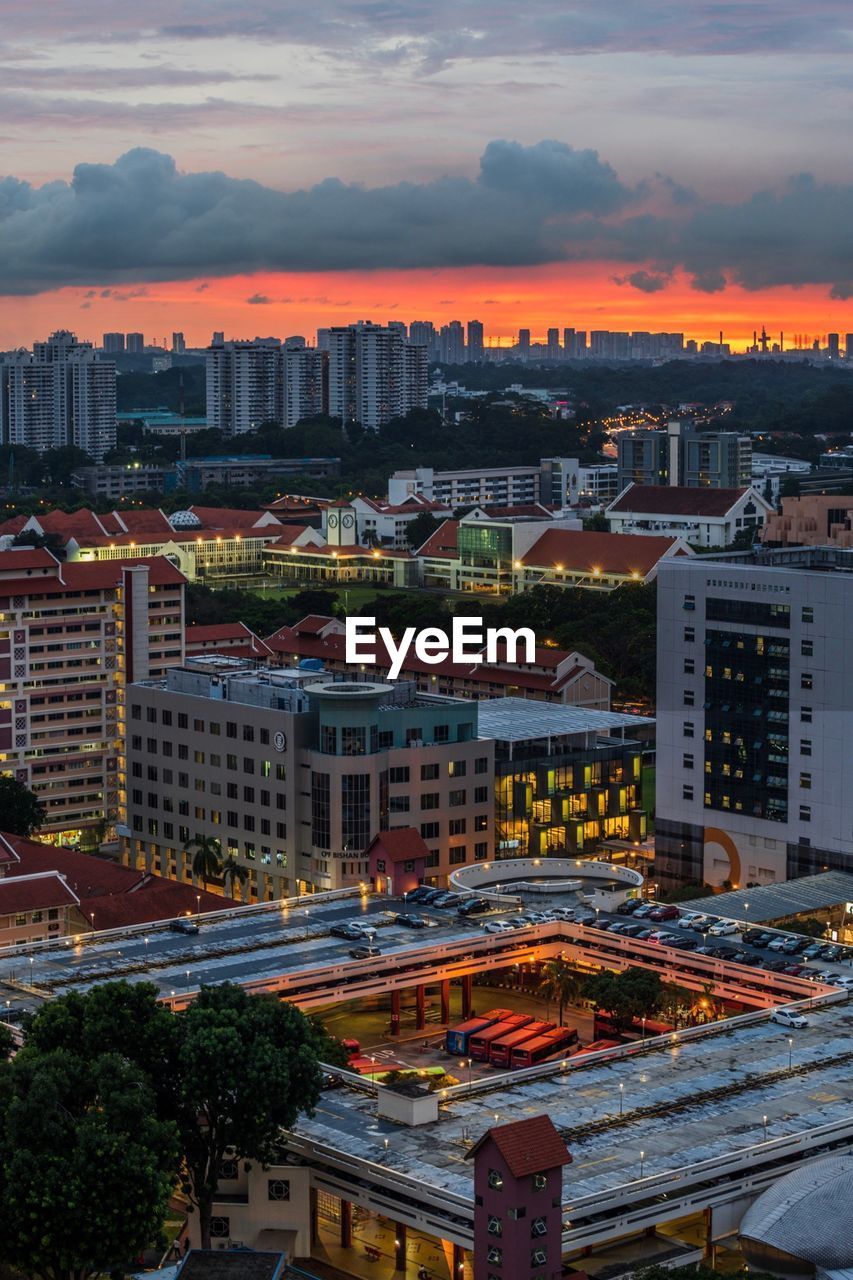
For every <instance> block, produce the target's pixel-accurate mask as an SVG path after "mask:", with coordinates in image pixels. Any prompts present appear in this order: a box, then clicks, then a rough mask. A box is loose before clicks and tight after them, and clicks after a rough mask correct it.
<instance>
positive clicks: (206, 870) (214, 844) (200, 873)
mask: <svg viewBox="0 0 853 1280" xmlns="http://www.w3.org/2000/svg"><path fill="white" fill-rule="evenodd" d="M184 853H188V854H191V855H192V863H191V866H192V873H193V875H194V876H195V877H196V878H197V879H199V880H201V881H202V883H203V884H204V887H205V889H206V888H207V883H208V881H209V880H213V879H214V878H215V877H216V876H218V875H220V874H221V872H222V845H221V844H220V843H219V841H218V840H217V839H216V838H215V837H214V836H193V838H192V840H188V841H187V842H186V844H185V845H184Z"/></svg>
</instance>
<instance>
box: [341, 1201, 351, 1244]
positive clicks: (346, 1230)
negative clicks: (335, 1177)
mask: <svg viewBox="0 0 853 1280" xmlns="http://www.w3.org/2000/svg"><path fill="white" fill-rule="evenodd" d="M351 1244H352V1201H350V1200H342V1201H341V1246H342V1248H344V1249H348V1248H349V1247H350V1245H351Z"/></svg>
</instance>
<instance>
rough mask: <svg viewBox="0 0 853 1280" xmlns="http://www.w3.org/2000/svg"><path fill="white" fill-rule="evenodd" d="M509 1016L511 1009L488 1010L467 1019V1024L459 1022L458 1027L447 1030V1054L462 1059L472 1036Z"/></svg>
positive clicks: (445, 1043)
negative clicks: (476, 1016)
mask: <svg viewBox="0 0 853 1280" xmlns="http://www.w3.org/2000/svg"><path fill="white" fill-rule="evenodd" d="M511 1016H512V1010H511V1009H490V1010H489V1012H488V1013H482V1014H480V1016H479V1017H478V1018H469V1019H468V1021H467V1022H460V1024H459V1026H458V1027H451V1028H449V1029H448V1031H447V1034H446V1035H445V1037H444V1047H445V1049H446V1050H447V1052H448V1053H452V1054H454V1055H455V1056H456V1057H457V1058H464V1057H465V1055H466V1054H467V1052H468V1041H469V1040H470V1038H471V1036H472V1035H474V1034H475V1033H476V1032H477V1031H483V1030H485V1028H486V1027H490V1026H491V1025H492V1023H493V1022H500V1021H501V1019H502V1018H509V1017H511Z"/></svg>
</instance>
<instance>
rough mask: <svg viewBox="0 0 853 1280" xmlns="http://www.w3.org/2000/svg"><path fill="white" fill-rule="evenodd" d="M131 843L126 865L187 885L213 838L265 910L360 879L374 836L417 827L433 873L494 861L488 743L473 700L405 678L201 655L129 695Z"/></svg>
mask: <svg viewBox="0 0 853 1280" xmlns="http://www.w3.org/2000/svg"><path fill="white" fill-rule="evenodd" d="M127 702H128V707H129V711H128V720H127V732H128V746H127V762H128V770H127V835H126V837H125V849H124V854H125V857H126V859H127V860H128V861H129V862H130V863H131V864H132V865H136V866H145V867H147V868H149V869H157V870H159V871H160V872H161V873H162V874H163V875H166V876H170V877H171V878H173V879H178V880H184V881H189V880H191V879H192V869H191V858H192V855H191V853H190V854H187V853H186V852H185V846H186V845H187V844H188V843H191V841H192V840H193V839H195V838H196V837H197V836H202V837H204V836H207V837H211V838H213V839H215V840H217V841H218V842H219V843H220V846H221V848H222V852H223V855H227V854H231V855H233V856H234V857H235V858H236V859H237V860H238V862H240V863H241V865H243V866H245V868H246V870H247V871H248V875H249V879H248V882H247V896H249V897H250V898H252V899H257V900H261V901H269V900H273V899H276V898H281V897H286V896H289V895H290V894H293V893H295V892H299V893H311V892H315V891H322V890H329V889H336V888H340V887H342V886H344V885H348V884H359V883H361V882H363V881H364V880H365V879H366V877H367V860H366V858H365V850H366V849H367V846H368V845H369V843H370V841H371V840H372V838H373V836H374V835H376V834H377V832H379V831H382V830H389V829H394V828H395V827H415V828H416V829H417V830H419V831H420V834H421V836H422V837H423V839H424V841H425V842H426V844H427V848H428V849H429V858H428V862H427V879H428V880H429V881H430V882H432V883H444V882H445V881H446V878H447V876H448V875H449V873H450V871H451V869H452V868H453V867H454V866H459V865H462V864H463V863H470V862H474V861H475V860H489V859H490V858H491V856H492V852H493V834H492V797H491V779H492V767H493V759H494V753H493V747H492V744H491V743H488V742H481V741H478V737H477V704H476V703H471V702H465V701H463V700H461V699H455V698H442V697H438V696H429V695H424V694H420V693H418V691H417V689H416V687H415V685H414V684H411V683H408V682H400V683H398V684H396V685H391V684H386V683H384V682H375V681H365V680H360V681H359V680H356V679H355V678H354V677H353V676H347V677H345V678H343V679H340V678H339V679H334V678H333V677H331V676H330V675H328V674H327V673H324V672H322V671H297V672H292V673H283V672H282V673H278V672H272V671H267V672H256V671H253V670H251V669H250V668H248V667H246V666H245V664H243V663H241V662H239V661H235V660H231V661H230V662H229V660H228V659H221V658H220V659H213V658H211V659H197V660H195V661H194V662H191V663H187V664H186V666H184V667H179V668H173V669H172V670H170V671H169V672H168V673H167V674H166V678H165V680H162V681H156V682H147V683H142V684H137V685H135V686H134V688H133V689H132V690H130V691H129V695H128V698H127Z"/></svg>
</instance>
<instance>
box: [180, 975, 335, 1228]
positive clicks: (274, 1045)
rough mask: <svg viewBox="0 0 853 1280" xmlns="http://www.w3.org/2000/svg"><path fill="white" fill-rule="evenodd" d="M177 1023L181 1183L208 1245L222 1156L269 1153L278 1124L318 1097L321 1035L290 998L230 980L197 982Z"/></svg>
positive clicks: (290, 1122) (269, 1156)
mask: <svg viewBox="0 0 853 1280" xmlns="http://www.w3.org/2000/svg"><path fill="white" fill-rule="evenodd" d="M179 1023H180V1033H179V1034H180V1045H179V1050H178V1071H177V1081H178V1089H179V1104H180V1109H181V1143H182V1149H183V1153H184V1166H185V1175H186V1177H185V1183H184V1186H185V1190H186V1193H187V1195H188V1196H189V1198H190V1200H191V1201H192V1203H193V1204H194V1205H195V1207H196V1209H197V1210H198V1214H199V1228H200V1233H201V1242H202V1247H203V1248H209V1247H210V1218H211V1211H212V1206H213V1199H214V1196H215V1193H216V1184H217V1179H218V1177H219V1168H220V1165H221V1164H222V1161H223V1159H224V1158H225V1156H226V1154H227V1153H233V1154H234V1155H235V1156H236V1157H237V1158H238V1159H248V1160H258V1161H261V1162H262V1163H270V1162H271V1161H272V1160H273V1159H274V1157H275V1154H276V1141H277V1139H278V1136H279V1131H280V1130H281V1129H292V1128H293V1126H294V1125H295V1123H296V1121H297V1119H298V1117H299V1115H300V1113H302V1112H309V1113H310V1112H311V1110H312V1109H313V1107H314V1104H315V1103H316V1101H317V1099H318V1097H319V1094H320V1088H321V1085H322V1072H321V1070H320V1067H319V1064H318V1050H319V1048H320V1037H319V1036H318V1034H317V1032H316V1031H315V1029H314V1027H313V1026H312V1024H311V1023H310V1022H309V1021H308V1019H307V1018H305V1017H304V1016H303V1015H302V1014H301V1013H300V1012H299V1010H298V1009H296V1008H295V1007H294V1006H293V1005H291V1004H287V1003H286V1002H283V1001H280V1000H278V999H277V998H276V997H275V996H249V995H248V994H247V993H246V992H245V991H244V990H243V988H242V987H238V986H233V985H231V984H223V985H222V986H217V987H202V988H201V991H200V992H199V995H198V997H197V999H196V1000H195V1001H194V1002H193V1003H192V1004H191V1005H190V1006H189V1008H188V1009H187V1010H186V1011H185V1012H184V1013H183V1014H181V1015H180V1017H179Z"/></svg>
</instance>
